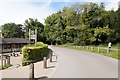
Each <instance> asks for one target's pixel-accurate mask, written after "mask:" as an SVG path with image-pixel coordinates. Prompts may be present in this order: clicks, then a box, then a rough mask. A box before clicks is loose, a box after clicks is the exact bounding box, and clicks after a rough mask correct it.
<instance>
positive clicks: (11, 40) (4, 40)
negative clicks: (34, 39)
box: [0, 38, 29, 44]
mask: <svg viewBox="0 0 120 80" xmlns="http://www.w3.org/2000/svg"><path fill="white" fill-rule="evenodd" d="M12 43H29V41H28V40H26V39H24V38H1V39H0V44H12Z"/></svg>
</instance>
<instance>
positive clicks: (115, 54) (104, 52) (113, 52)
mask: <svg viewBox="0 0 120 80" xmlns="http://www.w3.org/2000/svg"><path fill="white" fill-rule="evenodd" d="M61 47H66V48H70V49H76V50H82V51H88V52H92V53H95V54H101V55H104V56H108V57H112V58H115V59H118V60H120V57H119V56H118V55H120V53H118V50H111V51H110V53H107V50H106V49H104V48H100V52H98V47H95V46H94V48H91V46H88V47H87V46H84V47H82V46H81V47H78V46H77V47H75V46H73V45H62V46H61Z"/></svg>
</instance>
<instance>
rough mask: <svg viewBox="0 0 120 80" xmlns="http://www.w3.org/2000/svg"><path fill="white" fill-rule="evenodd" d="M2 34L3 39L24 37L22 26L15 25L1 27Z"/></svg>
mask: <svg viewBox="0 0 120 80" xmlns="http://www.w3.org/2000/svg"><path fill="white" fill-rule="evenodd" d="M2 33H3V36H4V37H5V38H16V37H17V38H21V37H23V36H24V35H23V34H24V32H23V31H22V25H20V24H15V23H6V24H4V25H2Z"/></svg>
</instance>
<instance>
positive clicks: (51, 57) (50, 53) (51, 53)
mask: <svg viewBox="0 0 120 80" xmlns="http://www.w3.org/2000/svg"><path fill="white" fill-rule="evenodd" d="M50 62H52V53H50Z"/></svg>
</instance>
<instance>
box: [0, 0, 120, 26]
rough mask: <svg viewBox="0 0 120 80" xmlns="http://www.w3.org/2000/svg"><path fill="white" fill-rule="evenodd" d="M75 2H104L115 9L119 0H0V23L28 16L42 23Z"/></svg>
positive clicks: (20, 19)
mask: <svg viewBox="0 0 120 80" xmlns="http://www.w3.org/2000/svg"><path fill="white" fill-rule="evenodd" d="M76 2H79V3H84V2H97V3H99V2H104V3H105V9H106V10H111V9H114V10H117V9H118V2H119V0H0V25H3V24H5V23H12V22H14V23H16V24H24V22H25V20H26V19H28V18H37V19H38V20H39V21H40V22H41V23H43V24H44V19H45V18H47V16H49V15H51V14H52V13H56V12H57V11H59V10H61V9H62V8H63V7H65V6H71V5H72V4H74V3H76Z"/></svg>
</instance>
